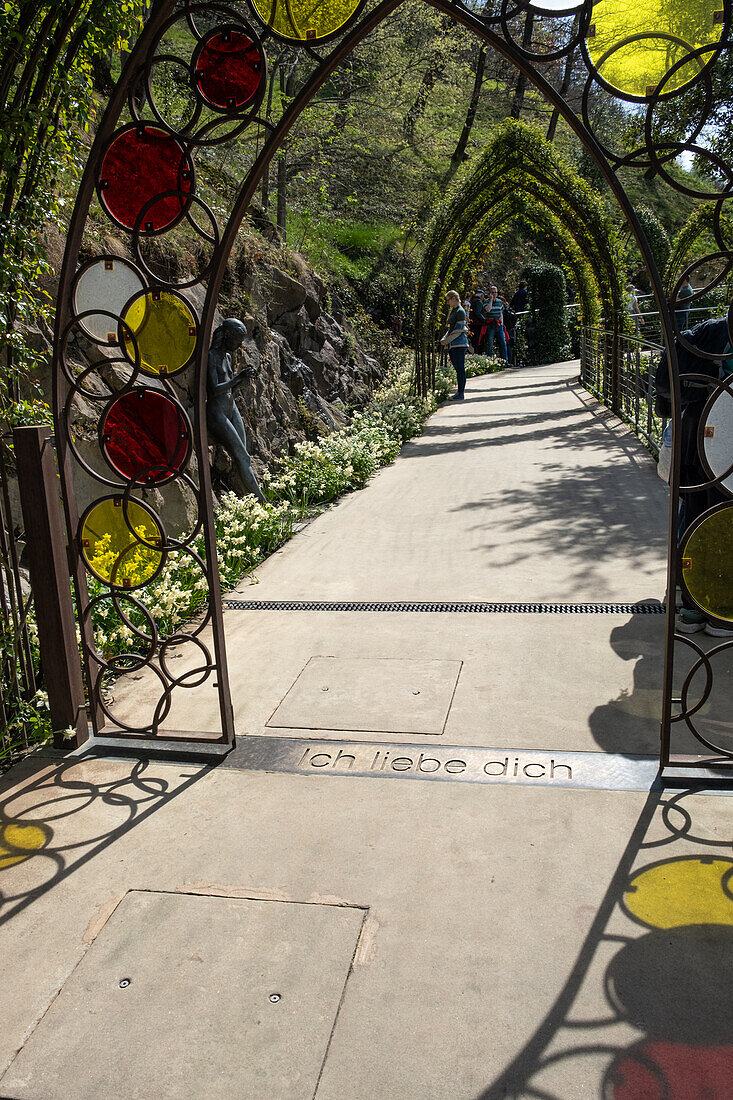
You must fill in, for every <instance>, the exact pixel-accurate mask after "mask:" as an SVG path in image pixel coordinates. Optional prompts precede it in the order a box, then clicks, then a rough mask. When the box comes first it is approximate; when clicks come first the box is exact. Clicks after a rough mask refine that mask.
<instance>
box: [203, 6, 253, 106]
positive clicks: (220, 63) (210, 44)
mask: <svg viewBox="0 0 733 1100" xmlns="http://www.w3.org/2000/svg"><path fill="white" fill-rule="evenodd" d="M190 71H191V82H192V85H193V87H194V90H195V91H196V93H197V95H198V96H199V98H200V99H201V101H202V102H203V103H204V104H205V106H207V107H208V108H210V110H212V111H218V112H223V113H226V114H231V113H233V112H235V111H236V112H240V113H241V112H243V111H245V110H246V111H247V112H248V113H250V114H251V113H252V112H254V111H256V110H257V108H258V107H259V105H260V103H261V102H262V98H263V96H264V94H265V87H266V84H267V58H266V56H265V51H264V49H263V46H262V43H261V42H260V40H259V37H258V36H257V34H256V33H255V31H254V29H253V28H252V27H250V26H249V24H248V23H226V24H224V25H223V26H220V27H216V28H214V29H213V30H211V31H209V33H208V34H207V35H206V36H205V37H204V38H202V39H201V41H200V42H199V44H198V46H197V47H196V49H195V51H194V54H193V57H192V59H191V67H190Z"/></svg>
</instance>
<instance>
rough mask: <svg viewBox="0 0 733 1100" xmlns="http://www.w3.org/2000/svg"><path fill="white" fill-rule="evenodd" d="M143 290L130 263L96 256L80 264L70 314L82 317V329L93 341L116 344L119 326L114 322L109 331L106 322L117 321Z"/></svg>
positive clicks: (140, 275) (119, 257)
mask: <svg viewBox="0 0 733 1100" xmlns="http://www.w3.org/2000/svg"><path fill="white" fill-rule="evenodd" d="M144 286H145V281H144V279H143V276H142V274H141V272H140V271H139V269H138V268H137V267H136V266H135V264H133V263H132V262H131V261H130V260H127V259H125V258H124V257H121V256H111V255H106V256H95V257H94V258H93V259H91V260H88V261H87V262H86V263H85V264H82V266H81V267H80V268H79V270H78V271H77V273H76V275H75V277H74V283H73V286H72V290H71V302H72V310H73V313H74V315H75V316H76V317H79V316H81V317H82V320H81V321H80V324H81V327H82V329H83V330H84V332H85V333H86V334H87V335H88V336H91V337H92V339H94V340H97V341H102V342H104V341H105V340H106V342H107V343H109V344H111V343H116V341H117V337H118V332H117V329H118V324H117V322H115V324H114V325H113V326H111V327H110V325H109V321H108V318H110V317H114V316H116V317H118V318H119V317H120V316H121V314H122V310H123V308H124V306H125V305H126V304H127V302H128V301H129V300H130V298H132V297H133V296H134V295H135V294H139V292H140V291H141V290H143V288H144ZM95 310H96V311H98V312H95Z"/></svg>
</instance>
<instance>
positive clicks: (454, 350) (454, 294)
mask: <svg viewBox="0 0 733 1100" xmlns="http://www.w3.org/2000/svg"><path fill="white" fill-rule="evenodd" d="M445 300H446V303H447V305H448V309H449V310H450V313H449V314H448V331H447V332H446V333H445V334H444V335H443V336H441V338H440V342H441V344H442V345H443V346H444V347H446V348H447V349H448V354H449V356H450V361H451V363H452V364H453V368H454V370H455V372H456V379H457V381H458V389H457V390H456V392H455V393H454V395H453V400H454V401H463V398H464V394H465V390H466V352H467V350H468V337H467V336H466V311H465V309H464V308H463V306H462V305H461V297H460V295H459V293H458V291H456V290H449V291H448V293H447V294H446V296H445Z"/></svg>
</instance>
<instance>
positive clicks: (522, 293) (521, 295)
mask: <svg viewBox="0 0 733 1100" xmlns="http://www.w3.org/2000/svg"><path fill="white" fill-rule="evenodd" d="M528 302H529V291H528V290H527V284H526V283H525V281H524V279H522V280H521V282H520V284H519V286H518V287H517V289H516V290H515V291H514V295H513V297H512V300H511V302H510V303H509V308H510V309H511V311H512V313H523V312H524V310H525V309H526V308H527V303H528Z"/></svg>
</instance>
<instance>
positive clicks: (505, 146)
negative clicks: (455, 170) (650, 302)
mask: <svg viewBox="0 0 733 1100" xmlns="http://www.w3.org/2000/svg"><path fill="white" fill-rule="evenodd" d="M515 222H519V223H520V224H521V225H522V226H523V227H524V228H525V230H530V231H531V232H533V233H535V234H537V235H538V237H539V238H541V237H542V236H543V235H544V237H545V238H547V239H548V241H549V240H551V241H552V242H553V246H554V247H559V249H560V251H561V254H562V255H563V257H564V262H565V263H566V264H567V267H568V268H569V270H570V271H571V272H572V274H573V278H574V282H575V284H576V285H577V287H578V298H579V302H580V307H581V313H582V315H583V318H584V320H586V321H589V322H594V321H596V320H597V319H598V313H599V311H598V305H597V299H598V298H600V300H601V303H602V306H603V312H604V315H605V317H606V318H607V319H611V318H617V317H619V316H622V315H623V306H624V299H623V287H622V259H623V252H622V249H621V246H620V243H619V240H618V236H617V233H616V231H615V228H614V226H613V223H612V221H611V219H610V218H609V216H608V212H607V210H606V208H605V205H604V203H603V201H602V199H601V198H600V196H599V195H598V194H597V193H596V192H595V191H594V190H593V189H592V188H591V187H590V186H589V185H588V184H587V183H586V182H585V180H583V179H581V178H580V176H579V175H578V174H577V173H576V172H575V171H574V170H573V169H572V168H571V166H570V165H569V164H568V162H567V161H566V160H565V159H564V158H563V157H562V156H561V155H560V154H559V153H558V152H557V150H556V149H554V148H553V146H552V145H550V143H549V142H547V141H546V140H545V138H544V137H543V135H542V134H541V133H540V132H539V130H537V129H536V128H534V127H531V126H527V125H526V124H524V123H521V122H516V121H514V120H508V121H506V122H505V123H503V124H502V125H501V126H498V127H497V128H496V129H495V131H494V133H493V135H492V138H491V141H490V142H489V144H488V145H487V147H486V148H485V149H484V151H483V153H482V155H481V157H480V158H479V159H478V160H477V161H476V163H475V164H473V165H472V166H469V167H467V168H466V169H465V170H464V172H463V173H460V174H459V175H458V176H457V177H456V180H455V182H454V184H453V186H452V188H451V189H450V191H449V192H448V194H447V195H446V197H445V199H444V200H443V202H442V203H440V204H439V205H438V207H437V209H436V211H435V214H434V215H433V218H432V220H431V223H430V225H429V227H428V232H427V235H426V241H425V249H424V254H423V261H422V265H421V269H420V277H419V281H418V304H417V321H416V327H417V331H418V339H419V347H418V364H419V366H420V369H421V370H422V371H424V370H425V362H426V357H427V349H428V348H429V347H430V346H431V345H432V343H433V341H434V337H435V335H436V328H437V325H438V323H439V319H440V318H439V312H440V299H441V295H442V294H443V292H444V291H445V290H446V289H447V287H448V284H449V283H450V284H452V285H458V286H459V288H460V287H461V286H465V285H466V282H467V281H470V278H471V276H472V275H473V273H474V272H475V271H476V270H477V269H478V268H479V267H480V265H481V264H482V263H483V260H484V254H485V252H486V249H487V245H488V244H489V243H490V241H491V239H492V238H493V237H494V236H496V235H499V234H501V233H504V232H506V231H507V227H508V226H510V225H511V224H512V223H515ZM558 242H559V245H558ZM563 293H564V289H563ZM563 323H564V322H563ZM558 337H559V334H558ZM567 343H568V337H567V334H565V335H564V337H563V338H562V340H560V343H559V344H558V342H557V340H554V339H553V340H552V341H551V343H550V347H552V348H553V352H552V354H553V355H554V354H555V353H556V351H557V349H558V348H559V346H564V345H567Z"/></svg>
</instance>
